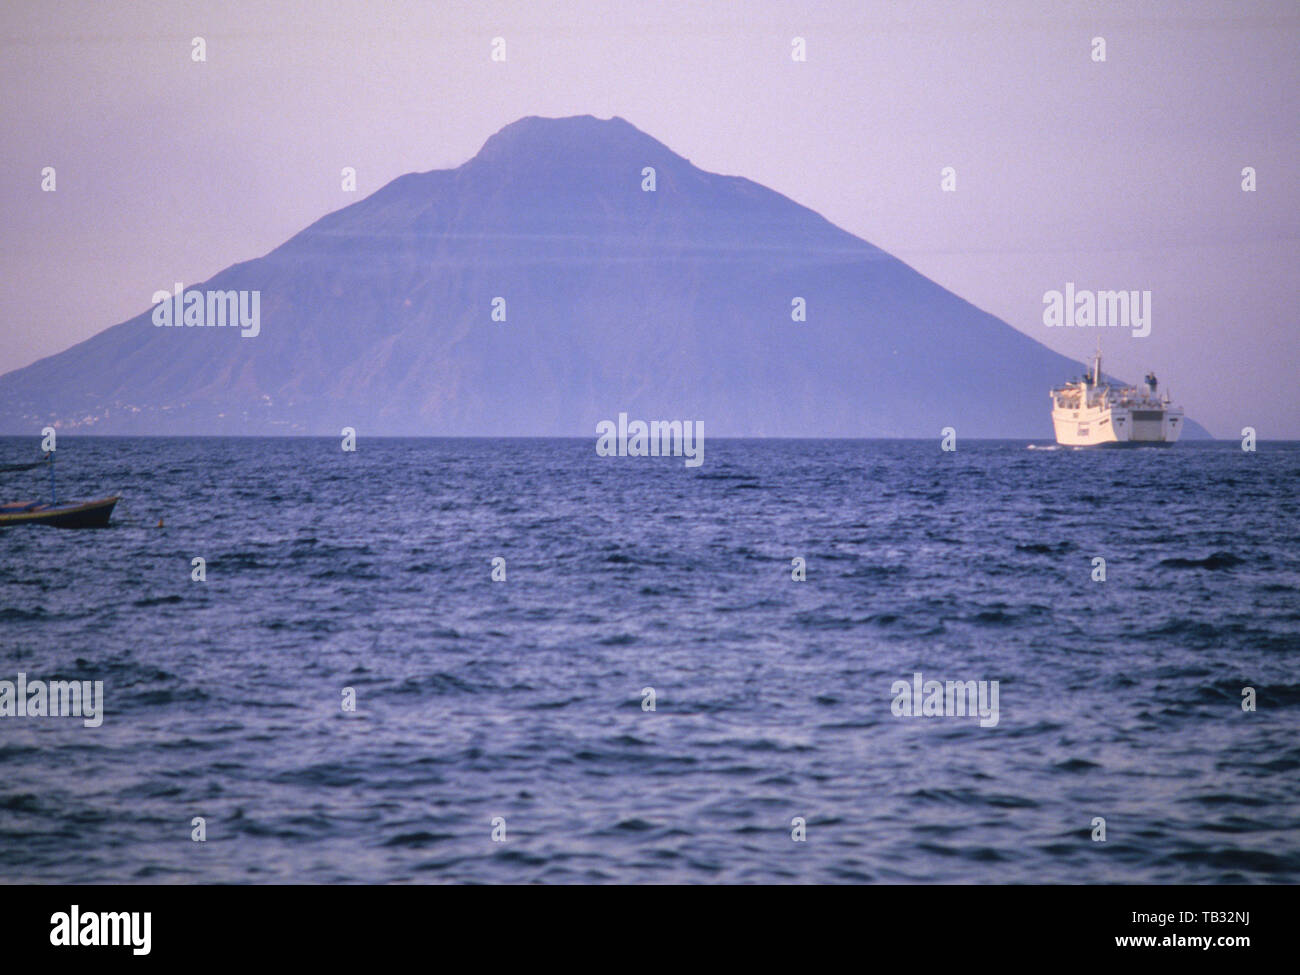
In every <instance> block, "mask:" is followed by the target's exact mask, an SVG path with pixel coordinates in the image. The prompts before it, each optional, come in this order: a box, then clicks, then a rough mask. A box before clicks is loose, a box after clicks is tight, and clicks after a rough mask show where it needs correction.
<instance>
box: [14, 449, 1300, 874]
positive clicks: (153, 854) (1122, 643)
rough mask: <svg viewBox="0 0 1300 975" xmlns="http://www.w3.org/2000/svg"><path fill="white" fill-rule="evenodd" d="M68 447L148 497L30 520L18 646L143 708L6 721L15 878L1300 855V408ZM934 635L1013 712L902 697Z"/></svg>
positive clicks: (1265, 861) (1109, 865)
mask: <svg viewBox="0 0 1300 975" xmlns="http://www.w3.org/2000/svg"><path fill="white" fill-rule="evenodd" d="M0 448H2V450H0V458H3V459H2V460H0V463H2V462H8V461H19V460H27V459H30V457H31V456H32V454H33V451H34V449H35V440H34V439H30V438H29V439H25V440H22V441H19V440H17V439H8V440H3V441H0ZM59 460H60V465H59V470H60V476H61V479H62V493H64V494H66V495H73V494H75V495H80V496H83V497H97V496H101V495H103V494H106V493H111V492H114V491H120V492H121V493H123V495H124V500H123V502H122V503H121V505H120V506H119V508H118V511H117V513H116V514H115V516H114V523H113V526H112V527H111V528H109V529H107V530H103V531H99V532H72V531H59V530H55V529H42V528H30V527H29V528H22V529H16V528H11V529H0V641H2V642H0V665H2V666H0V679H7V680H10V681H13V680H16V675H17V673H18V672H19V671H23V672H25V673H26V674H27V675H28V677H29V679H32V678H41V679H51V678H60V677H61V678H81V679H89V680H103V681H104V682H105V696H106V704H107V707H106V711H107V714H106V717H105V720H104V723H103V725H102V726H101V727H99V728H86V727H84V726H83V725H82V723H81V721H79V720H76V719H55V718H43V719H38V718H0V879H4V880H9V881H14V880H22V881H82V882H91V881H94V882H132V881H136V882H139V881H147V882H163V883H170V882H209V881H236V882H286V881H303V882H336V881H360V882H390V881H396V882H443V881H486V882H523V881H551V882H610V881H621V882H678V881H702V882H750V881H766V882H784V881H799V882H853V881H876V882H976V881H979V882H1166V881H1179V882H1277V881H1286V882H1292V883H1294V882H1296V881H1297V880H1300V734H1298V732H1300V676H1298V675H1297V667H1298V665H1300V635H1298V634H1300V594H1298V593H1300V550H1298V549H1297V541H1298V540H1300V530H1298V529H1300V507H1298V505H1297V484H1298V483H1300V445H1296V444H1262V445H1261V447H1260V449H1259V451H1258V452H1257V453H1253V454H1250V453H1243V452H1242V451H1241V450H1240V449H1239V447H1238V446H1237V445H1236V444H1216V445H1201V446H1198V445H1196V444H1192V443H1188V444H1180V445H1178V446H1177V447H1176V448H1174V449H1172V450H1167V451H1159V450H1137V451H1130V452H1123V451H1120V452H1086V451H1065V450H1061V451H1038V450H1027V449H1026V445H1025V444H1024V443H1023V442H1018V443H991V442H962V443H960V445H959V450H958V451H957V452H956V453H955V454H946V453H943V452H941V451H940V450H939V445H938V440H937V438H936V440H935V441H933V442H925V443H919V442H846V441H835V442H794V441H774V442H744V441H708V442H707V444H706V454H705V463H704V466H703V467H700V468H698V469H688V468H686V467H685V466H684V465H683V463H682V460H681V459H680V458H678V459H671V458H664V459H656V458H622V459H620V458H602V457H598V456H596V454H595V450H594V437H593V438H592V439H590V440H570V441H538V440H531V441H528V440H525V441H506V440H499V441H486V440H483V441H471V440H458V441H455V440H453V441H436V440H429V441H402V440H366V439H362V440H361V442H360V445H359V448H358V451H357V452H356V453H354V454H346V453H344V452H342V451H341V450H340V448H339V441H337V440H280V441H275V440H240V439H194V440H150V439H127V440H123V439H87V438H81V439H74V438H70V437H69V438H64V439H63V440H61V441H60V445H59ZM42 484H43V481H42V480H41V475H40V473H39V472H36V473H35V474H21V475H8V476H6V478H5V480H4V481H3V482H0V487H2V488H3V489H4V497H5V499H14V500H16V499H18V498H20V497H27V496H35V495H37V494H39V492H40V490H41V485H42ZM160 518H161V519H163V522H164V527H162V528H159V527H157V523H158V521H159V519H160ZM195 556H202V557H203V558H205V559H206V560H207V581H206V582H193V581H191V578H190V576H191V559H192V558H194V557H195ZM498 556H500V557H502V558H504V559H505V560H506V581H504V582H493V581H492V580H491V571H492V567H491V560H492V559H493V558H494V557H498ZM796 556H797V557H802V558H804V559H806V560H807V580H806V581H804V582H795V581H792V579H791V559H792V558H794V557H796ZM1095 556H1100V557H1103V558H1105V559H1106V569H1107V579H1106V581H1105V582H1104V583H1098V582H1094V581H1092V578H1091V576H1092V572H1093V566H1092V559H1093V558H1094V557H1095ZM917 671H921V672H923V673H924V675H925V677H926V678H927V679H929V678H935V679H940V680H946V679H950V680H997V681H999V682H1000V708H999V710H1000V714H999V722H998V724H997V725H996V726H992V727H981V726H980V724H979V723H978V721H977V720H973V719H971V718H962V717H913V718H902V717H896V716H895V715H894V714H893V713H892V711H891V702H892V700H893V696H892V694H891V687H892V685H893V683H894V682H895V681H898V680H905V681H910V680H911V679H912V675H913V674H914V673H915V672H917ZM1247 686H1249V687H1253V688H1255V689H1256V692H1257V695H1258V710H1257V711H1255V712H1253V713H1248V712H1244V711H1243V710H1242V707H1241V701H1242V688H1243V687H1247ZM345 687H350V688H354V689H355V692H356V695H357V710H356V712H355V713H346V712H344V711H343V710H342V708H341V700H342V692H343V688H345ZM646 687H653V688H654V689H655V691H656V696H657V701H656V710H655V711H653V712H647V711H644V710H643V709H642V688H646ZM196 816H202V817H205V818H206V822H207V842H206V843H196V842H194V841H192V840H191V831H192V829H193V827H192V825H191V821H192V819H193V818H194V817H196ZM494 817H503V818H504V820H505V822H506V836H505V841H504V842H502V843H498V842H494V841H493V839H492V825H491V822H492V820H493V818H494ZM793 817H803V818H804V819H805V820H806V823H807V839H806V841H805V842H794V841H792V839H791V820H792V818H793ZM1095 817H1103V818H1104V819H1105V821H1106V839H1105V841H1104V842H1096V841H1094V840H1093V839H1092V835H1093V826H1092V823H1093V820H1094V818H1095Z"/></svg>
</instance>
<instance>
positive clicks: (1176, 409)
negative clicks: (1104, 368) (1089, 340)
mask: <svg viewBox="0 0 1300 975" xmlns="http://www.w3.org/2000/svg"><path fill="white" fill-rule="evenodd" d="M1156 386H1157V381H1156V377H1155V373H1150V372H1149V373H1147V377H1146V382H1145V383H1144V387H1145V388H1139V387H1137V386H1112V385H1110V384H1109V383H1102V381H1101V348H1100V346H1099V347H1098V349H1097V354H1096V355H1095V356H1094V357H1093V360H1092V373H1091V374H1090V375H1088V374H1085V375H1084V376H1083V378H1081V379H1078V380H1075V381H1073V382H1068V383H1066V384H1065V385H1064V386H1058V387H1056V388H1055V389H1053V390H1052V392H1051V397H1052V425H1053V426H1054V427H1055V428H1056V442H1057V443H1059V444H1061V445H1063V446H1066V447H1142V446H1145V447H1169V446H1172V445H1173V444H1174V443H1176V442H1177V441H1178V435H1179V433H1181V432H1182V426H1183V422H1182V421H1183V409H1182V407H1181V406H1174V405H1173V404H1172V403H1171V402H1170V399H1169V393H1168V391H1166V392H1165V394H1164V396H1163V397H1161V396H1159V395H1158V394H1157V392H1156Z"/></svg>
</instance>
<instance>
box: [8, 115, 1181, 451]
mask: <svg viewBox="0 0 1300 975" xmlns="http://www.w3.org/2000/svg"><path fill="white" fill-rule="evenodd" d="M651 170H653V173H651V172H650V171H651ZM651 179H653V189H652V190H651V189H650V186H651V183H650V180H651ZM186 284H187V287H188V288H190V289H193V290H194V291H199V292H204V293H207V292H214V291H220V292H230V291H235V292H254V291H256V292H259V294H260V323H259V327H258V328H257V330H256V334H255V335H253V334H241V330H240V329H237V328H224V327H184V326H180V327H158V326H157V325H155V323H154V320H153V319H154V314H153V310H152V309H149V310H145V311H143V312H141V314H139V315H138V316H136V317H135V318H132V319H130V320H129V321H126V322H123V323H121V324H119V325H116V326H113V327H112V328H109V329H107V330H105V331H103V332H101V333H100V334H98V335H96V336H95V337H94V338H91V339H89V340H87V341H85V342H82V343H80V344H79V345H76V346H74V347H72V348H70V349H68V350H67V351H65V352H62V353H60V354H58V355H54V356H50V357H49V358H46V359H42V360H41V361H39V362H36V363H34V364H32V365H31V366H28V367H26V368H24V369H19V370H16V371H14V372H11V373H9V374H8V375H5V376H3V377H0V432H7V433H35V432H37V431H39V429H40V428H41V427H42V426H44V425H46V424H48V423H56V424H57V425H58V426H60V428H61V429H65V430H73V431H86V432H96V433H123V434H128V433H146V434H276V433H311V434H329V435H337V434H338V432H339V430H340V428H341V427H343V426H352V427H355V428H356V429H357V430H358V431H359V432H361V433H363V434H369V435H430V436H433V435H483V436H500V435H519V436H528V435H578V436H593V435H594V430H595V426H596V423H597V422H599V421H600V420H604V419H610V418H613V417H616V416H617V415H618V414H619V413H620V412H626V413H628V414H629V415H631V416H634V417H642V418H645V419H683V420H686V419H695V420H701V421H703V422H704V423H705V424H706V426H707V429H708V434H709V435H710V436H830V437H833V436H840V437H891V436H920V437H938V436H939V432H940V430H941V429H942V428H943V427H945V426H954V427H956V428H957V430H958V433H959V434H960V435H962V436H975V437H981V436H983V437H993V436H1007V437H1049V436H1050V435H1051V423H1050V417H1049V402H1048V396H1047V391H1048V389H1049V388H1050V387H1051V386H1053V385H1055V384H1057V383H1060V382H1062V381H1064V380H1065V379H1067V378H1069V377H1070V376H1072V375H1075V374H1077V373H1078V372H1079V371H1080V365H1079V364H1078V363H1076V362H1073V361H1072V360H1069V359H1066V358H1065V357H1063V356H1060V355H1058V354H1056V353H1054V352H1051V351H1050V350H1048V349H1047V348H1045V347H1044V346H1042V345H1040V344H1039V343H1037V342H1035V341H1033V340H1032V339H1030V338H1028V337H1026V336H1024V335H1022V334H1021V333H1020V332H1018V331H1016V330H1015V329H1013V328H1011V327H1010V326H1008V325H1007V324H1005V323H1004V322H1001V321H999V320H997V319H995V318H993V317H992V316H990V315H987V314H985V313H984V312H981V311H980V310H979V309H977V308H975V307H973V306H972V305H970V304H968V303H967V302H965V301H963V300H961V299H960V298H958V297H956V296H955V295H953V294H951V293H950V292H948V291H946V290H944V289H943V288H941V287H939V286H938V285H936V284H935V283H934V282H932V281H930V280H928V279H927V278H924V277H922V276H921V275H920V274H918V273H916V272H915V271H913V270H912V269H911V268H909V267H907V266H906V265H905V264H903V263H902V262H900V261H898V260H896V259H895V258H892V257H890V256H889V255H888V254H886V253H885V252H883V251H881V250H879V249H878V248H876V247H873V246H872V245H870V244H868V243H866V242H865V241H863V240H860V239H859V238H857V237H854V236H853V235H851V234H849V233H847V232H845V231H843V230H841V229H839V228H838V227H835V226H834V225H833V224H831V223H830V222H829V221H827V220H825V219H824V218H822V217H821V216H819V215H818V214H816V213H814V212H813V211H811V210H809V209H807V208H806V207H802V206H800V205H798V204H797V203H794V202H793V201H791V200H789V199H787V198H786V197H784V196H781V195H780V194H779V193H775V192H773V191H772V190H769V189H766V188H764V187H762V186H759V185H758V184H756V183H753V182H751V181H749V180H746V179H741V178H737V177H732V176H720V175H717V174H714V173H708V172H704V171H703V170H700V169H698V168H697V167H695V166H693V165H692V164H691V163H690V162H688V161H687V160H685V159H683V158H682V157H681V156H679V155H677V154H676V153H674V152H672V151H671V150H670V149H668V148H667V147H666V146H664V145H663V144H662V143H660V142H658V141H656V140H655V139H653V138H651V137H650V136H648V135H646V134H645V133H643V132H641V131H640V130H639V129H637V128H636V127H634V126H633V125H631V124H629V123H628V122H626V121H624V120H623V119H620V118H614V119H609V120H600V119H596V118H593V117H591V116H580V117H573V118H559V119H546V118H537V117H528V118H523V119H520V120H519V121H517V122H513V123H511V124H510V125H507V126H506V127H505V128H503V129H502V130H501V131H500V132H498V133H496V134H495V135H493V136H492V137H491V138H490V139H488V141H487V142H486V143H485V144H484V145H483V148H482V149H481V150H480V151H479V153H478V154H477V155H476V156H474V158H472V159H470V160H469V161H468V162H466V163H465V164H464V165H462V166H459V167H458V168H456V169H451V170H436V171H432V172H427V173H412V174H408V175H405V176H401V177H399V178H397V179H395V180H393V181H392V182H391V183H389V184H388V185H386V186H384V187H383V188H382V189H380V190H378V191H376V192H375V193H373V194H372V195H370V196H369V197H366V198H365V199H363V200H361V201H359V202H357V203H355V204H353V205H351V206H348V207H345V208H343V209H342V210H338V211H336V212H334V213H331V214H329V215H327V216H325V217H323V218H322V219H320V220H318V221H317V222H316V223H314V224H312V225H311V226H309V227H307V228H306V229H305V230H303V231H302V232H300V233H299V234H297V235H296V236H294V237H293V238H291V239H290V240H288V241H287V242H286V243H284V244H282V245H281V246H280V247H278V248H276V249H275V250H273V251H272V252H271V253H269V254H267V255H265V256H264V257H261V258H258V259H256V260H252V261H247V262H244V263H241V264H236V265H234V266H232V267H229V268H227V269H225V270H224V271H221V272H220V273H219V274H217V275H215V276H214V277H213V278H212V279H211V280H209V281H206V282H202V283H193V284H192V283H189V282H186ZM797 299H802V302H803V304H804V305H805V306H806V321H795V320H792V309H793V308H794V307H795V306H796V305H798V304H799V301H798V300H797ZM502 318H504V320H500V319H502ZM244 331H245V332H251V331H252V330H248V329H246V330H244ZM1189 432H1190V431H1189Z"/></svg>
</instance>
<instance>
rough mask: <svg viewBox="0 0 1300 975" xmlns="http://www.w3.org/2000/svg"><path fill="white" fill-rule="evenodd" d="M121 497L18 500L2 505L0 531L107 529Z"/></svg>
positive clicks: (0, 507)
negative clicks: (20, 528) (10, 528)
mask: <svg viewBox="0 0 1300 975" xmlns="http://www.w3.org/2000/svg"><path fill="white" fill-rule="evenodd" d="M120 500H121V495H114V496H113V497H111V498H100V499H99V500H98V501H60V502H58V503H56V504H51V503H49V502H45V501H15V502H13V503H11V504H0V528H4V527H5V526H6V525H52V526H53V527H55V528H107V527H108V519H109V517H110V516H111V515H112V514H113V506H114V505H115V504H117V502H118V501H120Z"/></svg>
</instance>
